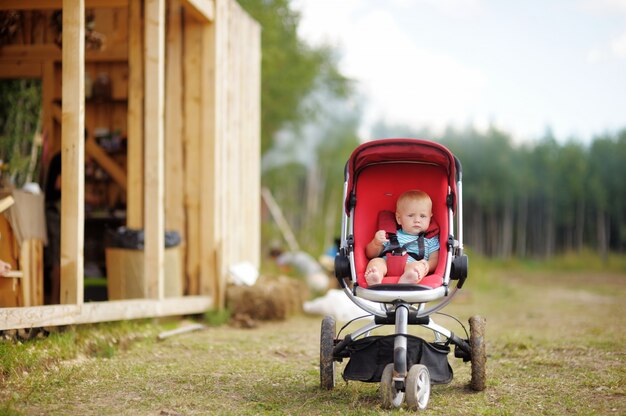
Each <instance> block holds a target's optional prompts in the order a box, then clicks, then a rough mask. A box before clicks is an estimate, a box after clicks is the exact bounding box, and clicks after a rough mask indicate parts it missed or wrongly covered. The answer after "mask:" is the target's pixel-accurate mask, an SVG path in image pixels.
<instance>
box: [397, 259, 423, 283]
mask: <svg viewBox="0 0 626 416" xmlns="http://www.w3.org/2000/svg"><path fill="white" fill-rule="evenodd" d="M423 278H424V277H423V276H422V277H420V274H419V269H418V263H417V262H415V261H414V262H411V263H409V262H407V263H406V266H404V273H403V274H402V276H400V279H399V280H398V283H413V284H416V283H419V282H421V281H422V279H423Z"/></svg>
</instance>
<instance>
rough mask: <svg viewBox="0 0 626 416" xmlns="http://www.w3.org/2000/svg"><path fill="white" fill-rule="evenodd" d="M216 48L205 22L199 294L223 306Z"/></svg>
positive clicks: (213, 32) (212, 32)
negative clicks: (220, 290) (218, 228)
mask: <svg viewBox="0 0 626 416" xmlns="http://www.w3.org/2000/svg"><path fill="white" fill-rule="evenodd" d="M217 52H218V49H217V48H216V44H215V23H213V24H207V25H204V26H203V29H202V63H201V79H200V84H201V90H202V95H201V97H202V125H201V131H202V141H201V143H200V153H201V158H202V160H203V161H204V163H202V164H201V169H200V186H201V187H202V190H203V192H201V193H200V247H201V248H202V249H201V250H202V251H201V253H200V288H199V289H200V291H199V293H200V294H202V295H209V294H212V295H214V300H215V302H216V306H217V307H218V308H221V307H223V305H222V302H221V301H220V300H219V298H220V297H219V296H216V295H217V294H218V290H217V287H216V286H215V284H214V281H213V276H215V275H216V272H217V263H216V251H217V247H216V239H217V235H216V221H215V219H216V218H215V216H216V212H217V211H218V210H217V204H218V200H217V197H216V186H215V182H216V178H217V177H218V176H217V172H216V160H217V157H216V136H217V134H216V126H217V117H216V115H217V114H216V108H217V102H216V90H217V89H218V88H219V82H218V80H217V78H216V71H215V67H216V61H217V59H218V58H217Z"/></svg>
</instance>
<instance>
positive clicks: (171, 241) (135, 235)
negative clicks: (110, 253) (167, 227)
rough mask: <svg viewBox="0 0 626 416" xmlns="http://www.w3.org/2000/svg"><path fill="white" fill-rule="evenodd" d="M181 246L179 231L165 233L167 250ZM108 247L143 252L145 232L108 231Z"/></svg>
mask: <svg viewBox="0 0 626 416" xmlns="http://www.w3.org/2000/svg"><path fill="white" fill-rule="evenodd" d="M179 244H180V234H179V233H178V231H166V232H165V248H170V247H176V246H178V245H179ZM106 246H107V247H115V248H127V249H131V250H143V247H144V232H143V230H142V229H134V228H128V227H118V228H116V229H115V230H111V229H108V230H107V234H106Z"/></svg>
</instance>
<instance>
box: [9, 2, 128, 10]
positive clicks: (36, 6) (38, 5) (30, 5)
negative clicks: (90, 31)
mask: <svg viewBox="0 0 626 416" xmlns="http://www.w3.org/2000/svg"><path fill="white" fill-rule="evenodd" d="M63 4H64V3H63V1H62V0H27V1H24V0H2V2H1V3H0V10H60V9H61V7H63ZM127 5H128V0H85V1H84V7H86V8H89V9H98V8H107V9H119V8H122V7H126V6H127Z"/></svg>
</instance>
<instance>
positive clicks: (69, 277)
mask: <svg viewBox="0 0 626 416" xmlns="http://www.w3.org/2000/svg"><path fill="white" fill-rule="evenodd" d="M62 77H63V87H62V88H63V107H62V115H61V117H62V133H61V134H62V145H61V146H62V149H61V150H62V159H61V160H62V170H63V175H62V177H61V190H62V192H61V303H64V304H78V305H81V304H82V303H83V280H84V278H83V246H84V225H85V220H84V218H85V212H84V204H85V197H84V194H85V183H84V182H85V172H84V168H85V152H84V142H85V140H84V127H85V90H84V83H85V1H84V0H78V1H76V0H63V75H62Z"/></svg>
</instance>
